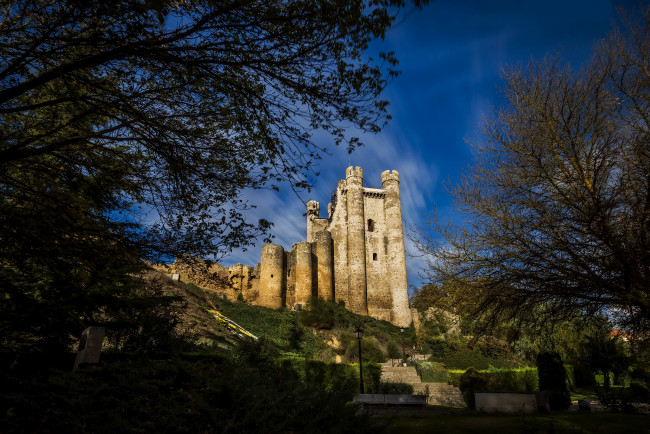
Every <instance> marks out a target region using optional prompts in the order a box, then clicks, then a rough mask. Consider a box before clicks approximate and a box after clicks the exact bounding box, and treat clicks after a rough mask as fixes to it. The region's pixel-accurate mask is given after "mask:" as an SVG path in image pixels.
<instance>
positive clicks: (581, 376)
mask: <svg viewBox="0 0 650 434" xmlns="http://www.w3.org/2000/svg"><path fill="white" fill-rule="evenodd" d="M573 378H574V379H575V385H576V386H577V387H585V386H586V387H591V386H595V385H596V377H595V376H594V373H593V371H592V370H591V369H589V368H588V367H587V366H586V365H585V364H584V363H576V364H575V365H573Z"/></svg>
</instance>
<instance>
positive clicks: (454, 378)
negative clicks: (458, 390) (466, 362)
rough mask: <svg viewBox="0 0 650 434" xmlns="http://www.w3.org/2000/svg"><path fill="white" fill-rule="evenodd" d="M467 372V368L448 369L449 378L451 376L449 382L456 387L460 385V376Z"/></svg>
mask: <svg viewBox="0 0 650 434" xmlns="http://www.w3.org/2000/svg"><path fill="white" fill-rule="evenodd" d="M464 373H465V369H449V370H448V371H447V378H449V384H451V385H452V386H454V387H460V377H462V376H463V374H464Z"/></svg>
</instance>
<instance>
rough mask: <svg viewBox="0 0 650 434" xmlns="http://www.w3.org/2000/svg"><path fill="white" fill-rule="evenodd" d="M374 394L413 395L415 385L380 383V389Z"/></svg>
mask: <svg viewBox="0 0 650 434" xmlns="http://www.w3.org/2000/svg"><path fill="white" fill-rule="evenodd" d="M373 393H383V394H388V395H413V385H412V384H408V383H379V387H378V388H377V389H376V390H375V391H374V392H373Z"/></svg>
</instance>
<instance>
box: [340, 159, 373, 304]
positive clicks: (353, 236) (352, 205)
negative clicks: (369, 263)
mask: <svg viewBox="0 0 650 434" xmlns="http://www.w3.org/2000/svg"><path fill="white" fill-rule="evenodd" d="M345 175H346V182H347V186H348V200H347V202H348V204H347V205H348V225H347V230H348V261H347V265H348V270H349V271H348V272H349V275H348V291H349V295H348V298H349V305H348V309H349V310H351V311H352V312H356V313H360V314H361V315H367V314H368V305H367V302H366V243H365V234H364V232H365V219H364V209H363V170H362V169H361V168H360V167H356V168H352V167H348V169H347V170H346V172H345Z"/></svg>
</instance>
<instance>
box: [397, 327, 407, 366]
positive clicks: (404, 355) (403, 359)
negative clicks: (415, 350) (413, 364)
mask: <svg viewBox="0 0 650 434" xmlns="http://www.w3.org/2000/svg"><path fill="white" fill-rule="evenodd" d="M399 331H400V332H401V333H402V364H404V362H405V361H406V351H404V327H400V328H399Z"/></svg>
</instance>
